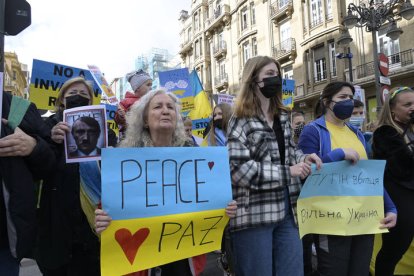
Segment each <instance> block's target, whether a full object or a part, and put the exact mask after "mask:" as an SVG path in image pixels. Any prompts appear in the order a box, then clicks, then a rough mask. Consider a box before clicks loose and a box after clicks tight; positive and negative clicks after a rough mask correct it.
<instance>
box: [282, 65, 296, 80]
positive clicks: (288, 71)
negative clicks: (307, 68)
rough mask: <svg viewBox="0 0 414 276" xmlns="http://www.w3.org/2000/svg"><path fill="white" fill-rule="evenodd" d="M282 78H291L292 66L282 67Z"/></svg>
mask: <svg viewBox="0 0 414 276" xmlns="http://www.w3.org/2000/svg"><path fill="white" fill-rule="evenodd" d="M282 78H284V79H290V80H291V79H293V66H292V65H289V66H286V67H284V68H282Z"/></svg>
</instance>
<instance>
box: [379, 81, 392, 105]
mask: <svg viewBox="0 0 414 276" xmlns="http://www.w3.org/2000/svg"><path fill="white" fill-rule="evenodd" d="M389 94H390V87H389V86H388V85H383V86H381V100H382V103H384V102H385V101H386V100H387V98H388V95H389Z"/></svg>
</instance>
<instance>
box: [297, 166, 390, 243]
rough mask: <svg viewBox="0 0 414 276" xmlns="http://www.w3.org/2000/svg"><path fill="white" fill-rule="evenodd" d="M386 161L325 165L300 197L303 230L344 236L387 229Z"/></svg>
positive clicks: (307, 180) (304, 231)
mask: <svg viewBox="0 0 414 276" xmlns="http://www.w3.org/2000/svg"><path fill="white" fill-rule="evenodd" d="M384 168H385V161H384V160H360V161H359V162H358V163H357V164H356V165H352V164H351V163H350V162H348V161H340V162H333V163H326V164H323V166H322V169H321V170H319V171H317V170H315V169H314V170H313V173H312V174H311V175H310V176H309V177H308V178H307V179H306V182H305V185H304V186H303V188H302V191H301V193H300V196H299V200H298V206H297V212H298V222H299V233H300V236H301V237H303V236H304V235H306V234H309V233H314V234H330V235H340V236H350V235H360V234H374V233H383V232H387V230H385V229H379V226H380V220H381V219H382V218H384V200H383V194H384V189H383V175H384Z"/></svg>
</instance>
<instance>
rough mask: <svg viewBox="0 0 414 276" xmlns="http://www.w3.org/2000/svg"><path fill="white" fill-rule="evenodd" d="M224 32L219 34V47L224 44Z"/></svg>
mask: <svg viewBox="0 0 414 276" xmlns="http://www.w3.org/2000/svg"><path fill="white" fill-rule="evenodd" d="M223 40H224V39H223V32H220V33H218V34H217V45H218V46H221V45H222V42H223Z"/></svg>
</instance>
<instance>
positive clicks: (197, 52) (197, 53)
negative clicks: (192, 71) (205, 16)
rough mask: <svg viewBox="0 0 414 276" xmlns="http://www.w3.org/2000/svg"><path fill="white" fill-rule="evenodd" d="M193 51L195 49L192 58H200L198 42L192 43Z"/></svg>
mask: <svg viewBox="0 0 414 276" xmlns="http://www.w3.org/2000/svg"><path fill="white" fill-rule="evenodd" d="M194 49H195V53H194V56H195V57H194V58H195V59H197V58H198V57H199V56H200V42H199V41H198V40H197V41H196V42H195V43H194Z"/></svg>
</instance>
